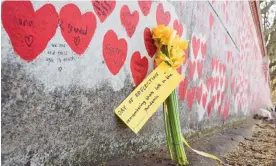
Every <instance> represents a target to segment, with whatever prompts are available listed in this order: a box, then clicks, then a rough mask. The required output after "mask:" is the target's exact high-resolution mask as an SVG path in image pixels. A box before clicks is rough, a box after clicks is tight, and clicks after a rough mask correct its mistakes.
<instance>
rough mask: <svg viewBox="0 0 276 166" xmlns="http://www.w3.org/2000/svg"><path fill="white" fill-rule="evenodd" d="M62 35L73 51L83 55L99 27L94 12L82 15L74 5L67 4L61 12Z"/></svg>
mask: <svg viewBox="0 0 276 166" xmlns="http://www.w3.org/2000/svg"><path fill="white" fill-rule="evenodd" d="M59 18H60V29H61V34H62V36H63V38H64V39H65V41H66V42H67V43H68V45H69V46H70V47H71V49H72V50H73V51H74V52H75V53H77V54H79V55H81V54H83V53H84V51H85V50H86V49H87V47H88V45H89V43H90V41H91V39H92V37H93V35H94V33H95V29H96V26H97V22H96V17H95V15H94V14H93V13H92V12H86V13H84V14H83V15H82V14H81V12H80V10H79V8H78V7H77V6H76V5H74V4H67V5H65V6H63V7H62V8H61V10H60V15H59Z"/></svg>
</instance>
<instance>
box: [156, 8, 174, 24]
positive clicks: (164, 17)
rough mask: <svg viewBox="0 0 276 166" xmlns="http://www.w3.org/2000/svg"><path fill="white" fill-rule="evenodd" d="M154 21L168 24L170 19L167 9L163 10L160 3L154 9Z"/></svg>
mask: <svg viewBox="0 0 276 166" xmlns="http://www.w3.org/2000/svg"><path fill="white" fill-rule="evenodd" d="M156 21H157V24H158V25H160V24H164V25H168V24H169V23H170V21H171V14H170V12H169V11H166V12H164V8H163V5H162V3H159V4H158V6H157V10H156Z"/></svg>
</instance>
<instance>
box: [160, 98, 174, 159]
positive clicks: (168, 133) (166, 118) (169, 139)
mask: <svg viewBox="0 0 276 166" xmlns="http://www.w3.org/2000/svg"><path fill="white" fill-rule="evenodd" d="M163 116H164V122H165V124H164V125H165V131H166V138H167V144H168V150H169V153H170V157H171V159H172V160H174V157H173V144H172V136H171V129H170V128H171V126H170V121H169V115H168V109H167V105H166V104H165V103H164V104H163Z"/></svg>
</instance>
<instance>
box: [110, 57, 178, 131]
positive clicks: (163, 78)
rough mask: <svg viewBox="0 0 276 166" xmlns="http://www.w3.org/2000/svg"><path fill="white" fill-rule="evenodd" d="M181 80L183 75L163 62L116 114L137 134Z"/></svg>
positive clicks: (122, 104) (121, 105)
mask: <svg viewBox="0 0 276 166" xmlns="http://www.w3.org/2000/svg"><path fill="white" fill-rule="evenodd" d="M181 80H183V76H182V75H180V74H178V72H177V71H176V70H174V69H172V68H171V67H170V66H169V65H168V64H166V63H165V62H162V63H161V64H160V65H159V66H158V67H157V68H156V69H155V70H154V71H153V72H152V73H151V74H150V75H149V76H148V77H147V78H146V79H145V80H144V81H143V82H142V83H140V84H139V86H138V87H136V88H135V90H134V91H133V92H132V93H131V94H130V95H129V96H128V97H127V98H126V99H125V100H124V101H123V102H122V103H121V104H120V105H119V106H118V107H117V108H116V110H115V114H116V115H118V116H119V117H120V118H121V119H122V120H123V121H124V122H125V124H126V125H127V126H128V127H129V128H131V130H132V131H134V132H135V133H136V134H137V133H138V131H139V130H140V129H141V128H142V127H143V126H144V124H145V123H146V122H147V120H148V119H149V118H150V117H151V116H152V115H153V113H155V112H156V110H157V109H158V108H159V107H160V105H161V104H162V103H163V102H164V101H165V100H166V98H167V97H168V96H169V95H170V94H171V92H172V91H173V90H174V89H175V88H176V87H177V86H178V84H179V83H180V82H181Z"/></svg>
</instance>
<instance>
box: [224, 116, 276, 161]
mask: <svg viewBox="0 0 276 166" xmlns="http://www.w3.org/2000/svg"><path fill="white" fill-rule="evenodd" d="M275 123H276V122H275V121H258V122H256V123H255V125H254V128H253V131H252V138H250V139H246V140H244V141H242V142H240V143H239V144H238V146H236V147H235V148H234V149H233V150H232V151H231V152H230V153H227V154H225V155H223V158H224V159H225V160H226V161H225V163H226V164H224V165H235V166H236V165H237V166H242V165H247V166H249V165H252V166H255V165H256V166H276V125H275Z"/></svg>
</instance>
